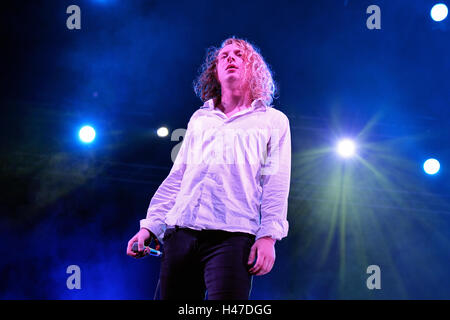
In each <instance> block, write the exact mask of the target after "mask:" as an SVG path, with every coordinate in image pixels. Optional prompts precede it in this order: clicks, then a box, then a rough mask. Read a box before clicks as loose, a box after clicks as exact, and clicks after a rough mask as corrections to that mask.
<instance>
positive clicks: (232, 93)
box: [219, 89, 251, 114]
mask: <svg viewBox="0 0 450 320" xmlns="http://www.w3.org/2000/svg"><path fill="white" fill-rule="evenodd" d="M250 104H251V100H250V93H249V92H248V91H242V90H240V89H234V90H226V89H225V90H223V91H222V99H221V101H220V106H219V108H220V109H221V110H222V112H223V113H225V114H230V113H235V112H239V111H240V110H243V109H245V108H248V107H249V106H250Z"/></svg>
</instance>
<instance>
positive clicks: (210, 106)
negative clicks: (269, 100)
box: [200, 98, 267, 111]
mask: <svg viewBox="0 0 450 320" xmlns="http://www.w3.org/2000/svg"><path fill="white" fill-rule="evenodd" d="M200 109H206V110H214V99H209V100H208V101H206V102H205V103H204V104H203V106H201V107H200ZM250 109H252V110H257V109H262V110H264V111H266V109H267V106H266V105H265V103H264V102H263V101H262V99H261V98H259V99H255V100H253V102H252V104H251V106H250Z"/></svg>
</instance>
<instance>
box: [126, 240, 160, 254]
mask: <svg viewBox="0 0 450 320" xmlns="http://www.w3.org/2000/svg"><path fill="white" fill-rule="evenodd" d="M131 250H133V252H139V250H138V243H137V242H135V243H133V247H132V248H131ZM147 255H151V256H155V257H160V256H162V252H161V251H159V250H156V249H153V248H150V247H148V246H144V256H147Z"/></svg>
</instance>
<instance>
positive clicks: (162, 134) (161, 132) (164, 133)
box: [156, 127, 169, 137]
mask: <svg viewBox="0 0 450 320" xmlns="http://www.w3.org/2000/svg"><path fill="white" fill-rule="evenodd" d="M156 134H157V135H158V137H167V135H168V134H169V130H168V129H167V128H166V127H161V128H159V129H158V130H157V131H156Z"/></svg>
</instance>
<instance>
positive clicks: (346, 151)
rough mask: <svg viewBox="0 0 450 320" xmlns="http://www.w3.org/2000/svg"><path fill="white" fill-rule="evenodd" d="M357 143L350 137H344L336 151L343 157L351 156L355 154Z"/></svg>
mask: <svg viewBox="0 0 450 320" xmlns="http://www.w3.org/2000/svg"><path fill="white" fill-rule="evenodd" d="M355 150H356V145H355V142H353V141H352V140H350V139H343V140H341V141H339V143H338V145H337V148H336V151H337V153H338V154H339V155H340V156H341V157H343V158H350V157H352V156H353V155H354V154H355Z"/></svg>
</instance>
